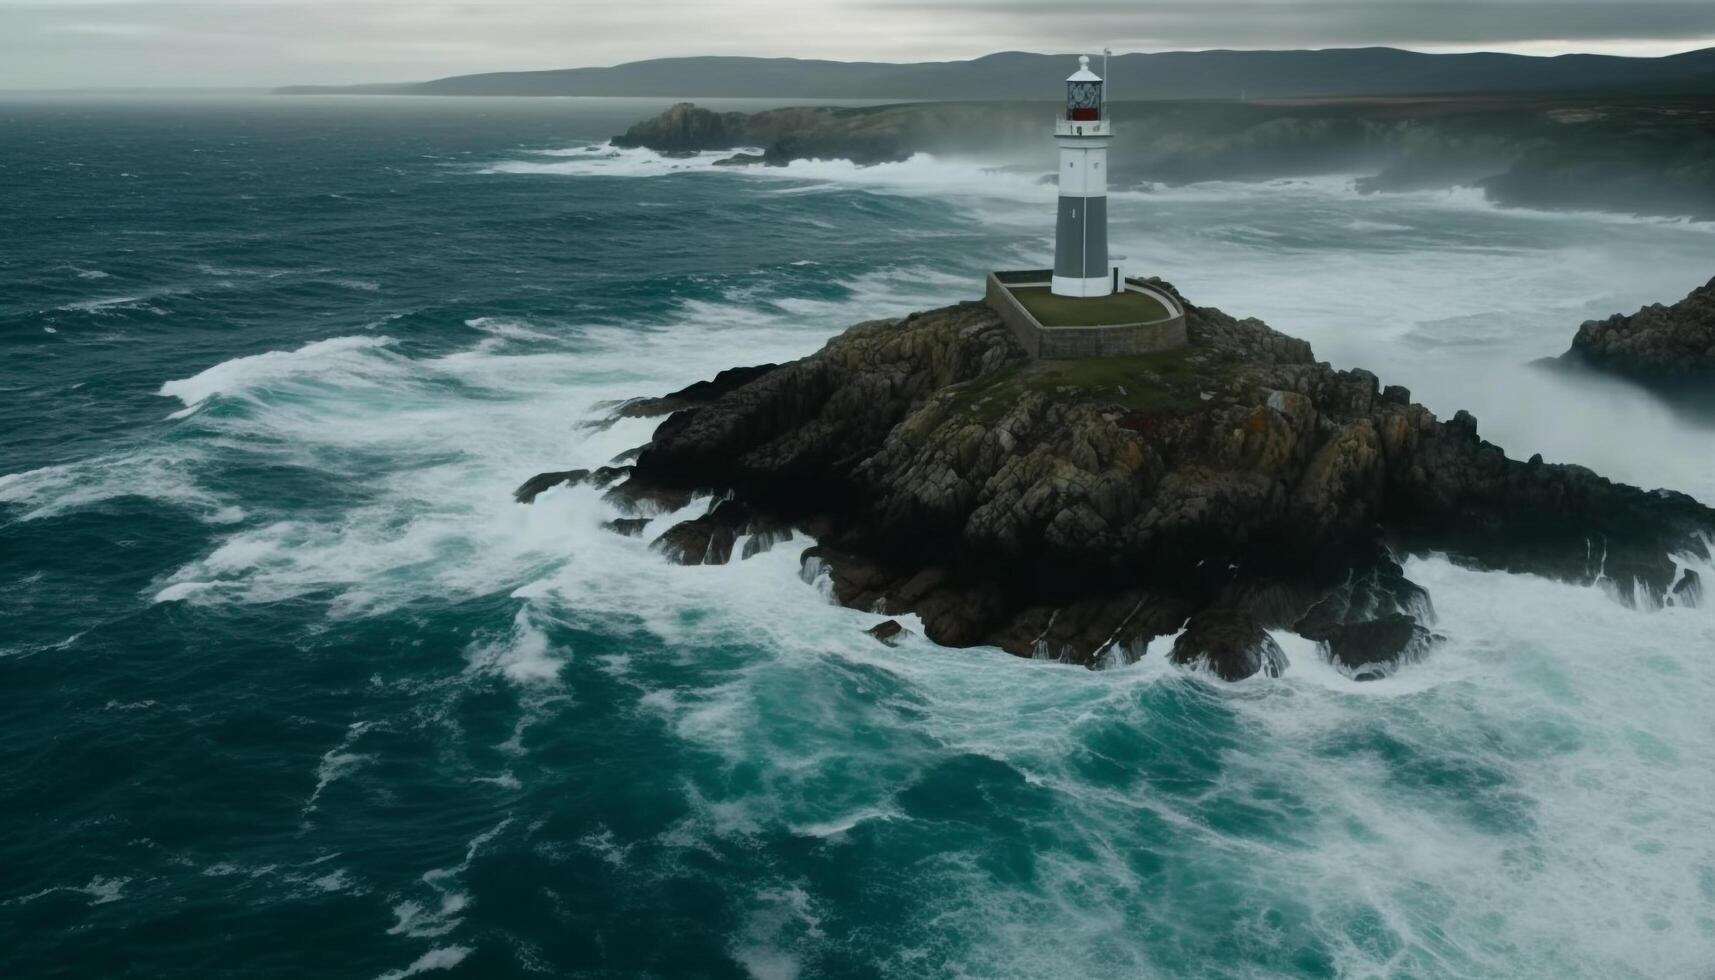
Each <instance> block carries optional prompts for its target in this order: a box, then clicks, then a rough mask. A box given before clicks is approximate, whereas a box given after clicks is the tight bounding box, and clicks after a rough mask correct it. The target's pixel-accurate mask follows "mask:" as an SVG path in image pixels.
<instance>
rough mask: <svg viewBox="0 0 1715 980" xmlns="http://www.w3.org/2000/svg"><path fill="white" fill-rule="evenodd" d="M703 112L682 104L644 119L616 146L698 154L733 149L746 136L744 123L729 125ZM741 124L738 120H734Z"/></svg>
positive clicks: (722, 118)
mask: <svg viewBox="0 0 1715 980" xmlns="http://www.w3.org/2000/svg"><path fill="white" fill-rule="evenodd" d="M742 115H743V113H729V114H727V115H722V114H721V113H718V112H710V111H709V110H707V109H700V108H698V107H697V106H695V105H693V104H691V103H689V102H680V103H678V104H677V105H674V106H673V107H672V108H670V109H668V110H667V111H666V112H663V113H661V114H660V115H659V116H656V117H654V118H652V119H647V120H644V121H643V122H640V123H638V124H637V125H635V126H633V127H631V129H629V130H627V131H626V133H625V135H623V136H616V137H614V139H613V145H615V146H622V147H638V146H640V147H647V148H649V149H651V150H655V151H657V152H659V153H667V154H673V153H696V152H699V151H701V150H730V149H732V148H734V147H736V146H738V145H739V144H738V140H739V138H740V136H741V135H742V133H743V127H742V124H741V123H740V124H738V125H732V124H729V117H732V116H740V117H741V116H742ZM732 122H733V123H738V122H739V121H738V120H732Z"/></svg>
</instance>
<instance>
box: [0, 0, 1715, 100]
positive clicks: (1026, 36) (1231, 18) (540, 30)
mask: <svg viewBox="0 0 1715 980" xmlns="http://www.w3.org/2000/svg"><path fill="white" fill-rule="evenodd" d="M1365 45H1389V46H1393V47H1403V48H1412V49H1415V50H1421V51H1474V50H1493V51H1513V52H1518V53H1524V54H1563V53H1567V52H1572V51H1588V52H1596V53H1604V54H1627V55H1644V56H1652V55H1663V54H1672V53H1676V52H1680V51H1688V50H1693V49H1697V48H1706V47H1715V0H1160V2H1156V0H1092V2H1064V0H1029V2H1026V0H647V2H629V3H628V2H614V0H607V2H600V3H596V2H588V0H561V2H550V0H462V2H433V0H0V89H19V88H89V87H100V88H106V87H132V86H137V87H209V88H245V87H260V86H273V85H284V84H292V83H325V84H343V83H354V82H392V81H419V80H424V79H430V78H439V77H443V76H446V75H458V74H467V73H471V72H480V71H508V70H525V69H536V68H572V67H581V66H586V65H609V64H618V63H621V62H626V61H636V60H640V59H644V58H658V57H671V56H676V55H696V54H734V55H762V56H797V57H808V58H834V59H839V60H844V61H940V60H955V59H964V58H972V57H977V56H979V55H983V54H989V53H992V52H995V51H1009V50H1026V51H1049V52H1064V51H1075V50H1086V49H1088V50H1094V49H1097V48H1101V47H1104V46H1106V47H1111V48H1113V49H1114V51H1116V52H1125V51H1169V50H1198V49H1207V48H1322V47H1357V46H1365Z"/></svg>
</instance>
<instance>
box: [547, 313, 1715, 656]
mask: <svg viewBox="0 0 1715 980" xmlns="http://www.w3.org/2000/svg"><path fill="white" fill-rule="evenodd" d="M1153 282H1154V284H1155V285H1156V287H1157V288H1159V289H1162V290H1166V291H1168V292H1170V293H1171V294H1172V295H1173V296H1175V297H1177V298H1180V299H1181V300H1183V297H1180V296H1179V294H1178V293H1177V291H1175V290H1173V287H1171V286H1170V285H1169V284H1167V283H1163V282H1160V281H1159V280H1155V281H1153ZM1183 305H1184V307H1185V310H1186V314H1187V328H1188V334H1189V346H1187V347H1185V348H1183V349H1179V350H1173V351H1166V352H1161V353H1157V354H1148V355H1141V356H1135V357H1121V358H1107V359H1098V360H1089V361H1033V360H1032V359H1030V358H1029V357H1028V356H1027V355H1026V354H1025V352H1024V351H1023V349H1022V348H1021V347H1020V346H1019V344H1018V342H1017V340H1016V339H1015V338H1014V336H1013V335H1012V333H1011V332H1010V331H1009V330H1008V329H1007V327H1006V326H1005V325H1004V324H1003V323H1002V321H1001V319H1000V318H999V317H998V316H997V315H996V314H995V313H994V312H993V311H992V310H990V309H989V308H987V307H985V306H983V305H980V304H976V303H965V304H960V305H957V306H951V307H947V308H944V309H939V310H933V311H929V312H924V313H918V314H914V315H912V316H909V317H906V318H904V319H901V320H885V321H876V322H870V323H863V324H859V325H857V326H854V327H852V328H850V329H848V330H847V331H845V332H844V333H843V334H841V335H839V336H838V337H836V338H834V339H833V340H831V341H830V342H829V343H828V344H827V346H826V347H824V348H823V349H822V350H820V351H818V352H817V353H815V354H813V355H811V356H809V357H806V358H803V359H802V360H798V361H794V362H791V363H788V364H783V365H762V366H758V367H753V368H742V369H735V370H733V371H728V372H725V373H723V374H721V375H720V376H718V377H716V378H715V379H713V380H711V381H706V382H700V383H699V384H697V385H693V386H692V387H690V388H687V389H684V390H683V391H680V392H676V393H674V394H672V395H669V396H666V397H664V398H652V399H639V400H636V401H633V402H630V403H626V404H625V405H623V406H621V407H620V408H619V409H618V411H619V412H620V413H621V414H625V415H630V416H662V415H664V416H666V418H665V421H663V422H662V423H661V424H660V426H659V427H658V428H657V429H656V431H655V433H654V436H653V438H652V439H651V440H650V441H649V442H648V444H646V445H645V446H643V447H640V449H638V450H635V451H633V453H631V454H627V457H628V461H629V462H630V468H629V469H626V468H625V467H616V468H612V469H609V470H606V471H598V473H597V474H585V473H583V472H581V471H579V472H575V473H562V474H545V475H544V477H541V478H538V479H536V480H533V481H531V483H528V484H526V485H525V487H522V488H520V494H521V496H520V499H525V498H526V497H529V496H533V495H534V494H535V493H538V492H541V490H543V489H545V488H546V487H547V486H552V485H553V484H555V483H557V482H562V481H564V480H582V479H586V478H588V479H595V480H597V482H598V483H600V484H603V485H608V484H611V489H609V490H608V492H607V496H606V499H607V500H609V501H610V502H611V503H613V504H614V505H616V507H617V508H618V509H620V510H622V511H624V512H626V513H628V514H629V515H631V517H630V518H629V519H627V520H620V521H615V522H612V524H611V525H610V526H611V527H612V529H613V530H615V531H618V532H621V533H629V534H635V533H639V532H640V531H641V529H642V527H643V526H644V524H646V523H647V521H646V520H644V519H643V518H646V517H648V516H650V515H654V514H660V513H668V512H673V511H677V510H679V509H681V508H684V507H686V506H688V505H689V504H690V503H691V502H692V501H693V499H696V498H697V497H699V496H702V495H707V496H708V499H709V500H710V502H711V503H710V506H709V508H708V510H707V512H706V513H703V514H701V515H700V516H697V517H695V518H693V519H690V520H686V521H683V522H681V523H678V524H677V525H675V526H673V527H672V528H670V529H669V530H667V531H666V532H665V533H664V534H662V535H660V536H659V537H658V538H657V539H656V540H655V541H654V542H653V546H654V547H655V548H656V549H657V550H659V551H661V552H663V553H664V554H665V555H666V556H667V557H669V558H670V559H672V560H675V561H679V562H683V563H687V564H705V563H725V562H728V561H731V560H734V559H735V557H736V558H739V559H742V558H745V557H749V556H750V555H752V554H755V553H757V552H758V551H761V550H765V549H767V548H770V547H775V546H778V545H779V544H780V543H781V542H782V541H785V540H788V539H790V538H792V537H793V532H794V531H797V532H799V533H801V534H805V535H808V536H809V537H810V538H812V539H814V542H815V544H814V546H813V547H810V548H808V549H807V550H805V551H804V552H803V554H802V562H803V565H804V568H805V572H806V577H809V578H813V577H816V576H818V575H822V574H826V575H828V576H830V577H831V579H832V586H833V592H834V595H835V596H836V597H837V599H838V600H839V601H840V602H841V603H843V604H845V605H848V606H851V607H854V608H858V609H863V610H866V611H873V612H875V613H878V614H880V615H882V616H893V615H900V614H904V613H908V612H910V613H916V614H917V615H918V616H919V617H920V618H921V621H922V623H923V628H924V630H925V631H926V633H927V634H928V637H929V639H931V640H933V641H934V642H936V643H939V644H943V645H949V646H961V647H962V646H976V645H994V646H998V647H1000V648H1002V649H1004V650H1007V651H1009V652H1011V653H1014V654H1018V655H1021V656H1043V657H1050V658H1053V659H1058V660H1062V661H1070V662H1075V663H1079V664H1085V665H1089V666H1102V665H1106V664H1111V663H1116V662H1127V661H1129V660H1132V659H1135V658H1137V657H1139V656H1142V655H1143V654H1144V653H1145V651H1146V649H1148V647H1149V644H1150V641H1151V640H1153V639H1156V638H1159V637H1165V636H1171V635H1176V634H1177V636H1178V638H1177V640H1176V641H1175V643H1174V644H1173V646H1172V648H1171V650H1170V651H1169V652H1168V653H1167V654H1166V655H1167V656H1170V657H1171V658H1172V659H1173V660H1175V661H1176V662H1180V663H1187V664H1190V663H1195V664H1202V665H1206V666H1207V667H1208V668H1209V669H1211V670H1212V671H1213V672H1215V673H1216V674H1218V675H1219V676H1221V677H1223V678H1226V679H1230V680H1236V679H1240V678H1244V677H1248V676H1251V675H1254V674H1257V673H1268V674H1274V673H1278V672H1279V671H1280V670H1281V669H1282V668H1283V666H1284V665H1285V657H1284V655H1283V654H1282V652H1281V650H1280V649H1279V648H1278V646H1277V645H1276V644H1275V642H1274V641H1273V640H1272V639H1271V638H1270V637H1269V635H1268V633H1267V632H1266V631H1267V630H1281V629H1285V630H1291V631H1293V632H1295V633H1297V634H1299V635H1301V636H1304V637H1307V638H1309V639H1312V640H1314V641H1317V642H1318V643H1319V644H1321V648H1322V649H1323V650H1324V652H1325V655H1327V656H1328V657H1329V658H1330V659H1331V660H1332V661H1333V662H1335V663H1336V664H1337V665H1339V666H1340V667H1341V669H1343V670H1344V671H1346V672H1347V673H1348V674H1350V675H1351V676H1354V677H1359V678H1371V677H1378V676H1383V675H1385V674H1387V673H1389V672H1390V671H1392V670H1394V669H1396V668H1397V667H1398V666H1400V665H1401V664H1403V663H1407V662H1409V661H1411V660H1412V659H1414V658H1416V657H1418V656H1420V655H1421V654H1423V653H1424V652H1425V651H1427V650H1428V649H1430V648H1432V647H1433V645H1434V644H1435V643H1436V642H1437V640H1438V637H1437V635H1436V634H1435V633H1434V630H1433V627H1434V610H1433V603H1432V598H1431V597H1430V596H1429V595H1428V594H1427V593H1426V592H1425V591H1424V590H1423V589H1422V588H1420V587H1419V586H1417V585H1416V584H1415V583H1413V582H1411V581H1409V580H1408V579H1407V578H1406V577H1405V575H1404V573H1403V571H1402V568H1401V566H1400V564H1399V562H1398V558H1399V557H1400V556H1403V555H1407V554H1412V553H1419V552H1424V551H1428V550H1435V551H1439V552H1446V553H1450V554H1452V555H1454V556H1455V557H1456V558H1457V560H1459V561H1462V562H1467V563H1470V564H1473V565H1475V566H1479V567H1483V568H1489V569H1497V570H1506V571H1511V572H1521V573H1531V574H1537V575H1544V576H1549V577H1552V578H1555V579H1560V580H1566V581H1573V582H1581V583H1591V582H1595V581H1597V580H1599V579H1601V580H1608V581H1611V582H1613V583H1615V584H1616V586H1617V589H1616V592H1617V594H1619V595H1620V596H1621V597H1622V598H1629V597H1631V596H1633V595H1634V594H1648V595H1649V596H1651V597H1653V599H1654V600H1655V601H1667V602H1691V601H1695V597H1696V595H1697V592H1698V589H1699V585H1700V584H1699V583H1698V582H1697V581H1696V577H1695V575H1694V574H1693V573H1690V572H1682V571H1681V569H1680V568H1679V566H1678V565H1677V564H1676V563H1675V562H1674V561H1673V560H1671V558H1670V557H1669V556H1670V555H1671V554H1676V553H1677V554H1696V555H1699V556H1704V555H1707V553H1708V552H1707V549H1708V547H1709V545H1708V542H1709V538H1708V536H1707V535H1708V532H1709V531H1710V530H1711V529H1715V510H1712V509H1711V508H1709V507H1706V506H1704V505H1702V504H1700V503H1698V502H1697V501H1696V500H1694V499H1692V498H1691V497H1688V496H1686V495H1683V494H1679V493H1674V492H1670V491H1665V490H1656V491H1645V490H1641V489H1638V488H1635V487H1630V486H1625V485H1620V484H1616V483H1612V482H1610V481H1608V480H1606V479H1603V478H1602V477H1600V476H1598V475H1597V474H1595V473H1593V472H1591V471H1589V470H1587V469H1584V468H1581V467H1577V466H1567V465H1552V464H1547V463H1544V462H1543V461H1542V459H1541V457H1540V456H1535V457H1532V458H1531V459H1530V460H1529V461H1518V460H1514V459H1510V458H1508V457H1507V455H1506V454H1505V453H1504V452H1503V451H1502V449H1501V448H1500V447H1498V446H1495V445H1492V444H1490V443H1488V442H1485V441H1483V439H1482V438H1481V437H1480V435H1479V434H1478V431H1477V421H1476V419H1474V418H1472V417H1471V416H1470V415H1469V414H1467V413H1465V412H1460V413H1458V414H1457V415H1455V416H1454V417H1453V418H1452V419H1450V420H1446V421H1442V420H1439V419H1437V418H1436V417H1435V415H1433V414H1432V413H1431V412H1430V411H1429V410H1428V409H1426V408H1424V407H1423V406H1421V405H1417V404H1414V403H1413V402H1412V400H1411V395H1410V393H1409V392H1408V391H1406V390H1405V389H1403V388H1400V387H1397V386H1389V387H1383V386H1382V385H1381V383H1380V382H1379V381H1378V379H1377V378H1376V377H1375V376H1374V375H1372V374H1370V373H1368V372H1366V371H1362V370H1353V371H1337V370H1335V369H1333V368H1332V367H1330V366H1329V365H1327V364H1325V363H1319V362H1317V361H1316V359H1315V357H1314V355H1313V353H1312V351H1311V348H1310V345H1309V344H1307V343H1305V342H1304V341H1301V340H1297V339H1295V338H1292V337H1288V336H1286V335H1284V334H1281V333H1279V332H1277V331H1275V330H1273V329H1271V328H1270V327H1268V326H1267V325H1266V324H1264V323H1262V322H1260V321H1257V320H1239V319H1235V318H1233V317H1231V316H1228V315H1226V314H1224V313H1222V312H1220V311H1219V310H1215V309H1210V308H1203V307H1197V306H1195V305H1192V304H1191V303H1189V302H1184V303H1183ZM735 553H736V554H735ZM897 632H898V629H897V627H896V626H891V625H888V624H883V628H882V629H881V630H880V632H879V633H878V638H883V639H889V640H893V639H896V638H897V636H896V634H897Z"/></svg>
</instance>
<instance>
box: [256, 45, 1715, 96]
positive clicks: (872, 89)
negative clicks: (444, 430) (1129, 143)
mask: <svg viewBox="0 0 1715 980" xmlns="http://www.w3.org/2000/svg"><path fill="white" fill-rule="evenodd" d="M1066 57H1067V56H1066V55H1064V54H1035V53H1030V52H1022V51H1008V52H1002V53H998V54H991V55H987V56H985V57H982V58H976V59H973V60H970V61H938V62H920V63H901V64H895V63H889V62H847V61H817V60H808V59H801V58H744V57H697V58H658V59H653V60H648V61H635V62H630V63H627V64H622V65H613V66H607V67H590V68H562V69H553V70H548V71H507V72H490V73H486V74H480V75H457V76H453V77H449V78H441V79H435V80H433V81H425V82H414V83H407V84H395V85H294V86H289V87H287V88H282V89H279V90H278V91H279V92H280V93H282V94H288V95H329V94H371V95H468V96H480V95H514V96H516V95H525V96H554V95H576V96H633V97H644V96H647V97H654V98H681V97H689V96H695V97H697V98H705V99H707V98H760V99H890V100H908V101H931V100H932V101H946V100H961V101H962V100H993V99H1001V100H1004V99H1033V98H1040V97H1041V95H1042V93H1041V88H1040V86H1039V85H1037V84H1036V82H1035V81H1034V80H1035V79H1039V78H1042V77H1045V76H1051V75H1052V74H1054V72H1055V71H1057V70H1058V68H1059V66H1060V65H1061V64H1062V63H1064V61H1065V60H1066ZM1112 71H1113V72H1114V74H1115V76H1116V77H1120V78H1124V79H1126V85H1127V86H1128V87H1129V90H1127V91H1120V92H1117V93H1116V95H1115V97H1116V98H1121V99H1247V98H1248V99H1278V98H1348V97H1356V96H1371V97H1374V96H1409V95H1521V94H1543V93H1551V92H1552V93H1561V94H1566V93H1576V92H1591V93H1601V94H1605V95H1624V94H1634V95H1697V94H1711V93H1715V48H1711V49H1707V50H1703V51H1692V52H1686V53H1684V54H1678V55H1672V56H1669V57H1665V58H1625V57H1615V56H1609V55H1587V54H1576V55H1561V56H1559V57H1533V56H1528V55H1516V54H1493V53H1490V54H1426V53H1423V52H1417V51H1402V50H1399V49H1396V48H1330V49H1325V50H1316V51H1178V52H1164V53H1158V54H1122V55H1117V56H1115V57H1114V59H1113V62H1112Z"/></svg>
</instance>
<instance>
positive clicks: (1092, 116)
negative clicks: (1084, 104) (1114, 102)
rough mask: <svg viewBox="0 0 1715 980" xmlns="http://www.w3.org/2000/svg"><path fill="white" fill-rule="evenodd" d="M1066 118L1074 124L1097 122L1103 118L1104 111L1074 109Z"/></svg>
mask: <svg viewBox="0 0 1715 980" xmlns="http://www.w3.org/2000/svg"><path fill="white" fill-rule="evenodd" d="M1066 118H1068V119H1070V120H1072V121H1073V122H1097V121H1099V120H1100V119H1101V118H1102V110H1100V109H1094V108H1090V109H1073V110H1071V111H1070V112H1068V113H1067V114H1066Z"/></svg>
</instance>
